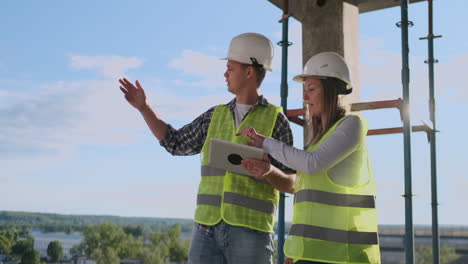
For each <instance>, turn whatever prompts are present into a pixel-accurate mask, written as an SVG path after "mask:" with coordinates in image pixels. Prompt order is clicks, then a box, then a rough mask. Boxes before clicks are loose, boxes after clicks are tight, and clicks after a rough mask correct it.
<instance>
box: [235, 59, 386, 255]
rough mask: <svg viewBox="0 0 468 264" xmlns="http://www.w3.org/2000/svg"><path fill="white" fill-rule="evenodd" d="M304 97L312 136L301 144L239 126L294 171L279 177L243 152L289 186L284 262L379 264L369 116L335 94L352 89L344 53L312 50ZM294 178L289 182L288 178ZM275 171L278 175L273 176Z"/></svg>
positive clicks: (258, 172)
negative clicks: (348, 109)
mask: <svg viewBox="0 0 468 264" xmlns="http://www.w3.org/2000/svg"><path fill="white" fill-rule="evenodd" d="M293 80H295V81H297V82H301V83H303V84H304V98H303V100H304V104H305V105H306V109H307V114H308V115H309V117H310V119H311V122H310V124H308V125H310V126H311V127H310V128H311V131H312V132H313V136H312V139H311V141H310V142H306V143H307V146H306V150H301V149H297V148H294V147H290V146H287V145H285V144H283V143H281V142H278V141H277V140H274V139H272V138H269V137H265V136H263V135H260V134H259V133H257V132H256V131H255V129H254V128H251V127H247V128H244V129H243V130H242V131H241V132H240V133H239V134H238V135H240V136H247V137H250V138H251V139H252V140H253V141H252V142H249V143H248V144H249V145H253V146H256V147H260V148H263V149H264V150H265V152H267V153H269V154H270V155H271V156H272V157H273V158H275V159H276V160H278V161H280V162H282V163H283V164H284V165H286V166H288V167H290V168H293V169H296V170H297V171H298V172H297V175H295V176H288V175H282V177H280V176H278V173H274V174H273V173H271V172H272V171H275V170H276V169H275V168H274V166H272V165H271V164H270V163H269V161H268V160H266V159H265V160H263V161H260V160H254V159H245V160H244V161H243V166H244V167H245V168H246V169H247V170H248V171H249V172H251V173H252V174H254V175H255V176H256V177H257V178H259V179H269V181H270V182H272V183H274V185H275V187H276V188H278V189H279V190H281V191H284V192H290V193H294V216H293V221H292V225H291V229H290V231H289V235H288V237H287V239H286V243H285V246H284V252H285V254H286V256H287V257H288V259H287V260H286V261H285V263H380V250H379V244H378V235H377V211H376V208H375V182H374V177H373V174H372V170H371V166H370V163H369V157H368V152H367V147H366V135H367V122H366V121H365V120H364V119H363V118H362V117H360V116H358V115H346V113H345V110H344V109H343V108H342V107H341V106H340V101H339V95H346V94H349V93H351V91H352V84H351V81H350V77H349V70H348V66H347V65H346V62H345V61H344V59H343V58H342V57H341V56H340V55H338V54H336V53H333V52H322V53H319V54H316V55H315V56H313V57H311V58H310V59H309V60H308V61H307V63H306V65H305V66H304V70H303V73H302V74H300V75H297V76H295V77H294V78H293ZM288 177H295V180H294V184H289V183H290V182H291V181H285V179H287V178H288ZM272 178H275V179H272Z"/></svg>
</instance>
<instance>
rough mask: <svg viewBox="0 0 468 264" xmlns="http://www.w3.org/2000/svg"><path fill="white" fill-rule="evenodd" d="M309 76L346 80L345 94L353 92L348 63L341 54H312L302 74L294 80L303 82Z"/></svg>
mask: <svg viewBox="0 0 468 264" xmlns="http://www.w3.org/2000/svg"><path fill="white" fill-rule="evenodd" d="M307 77H333V78H336V79H339V80H341V81H343V82H345V83H346V84H347V85H346V91H345V94H348V93H350V92H351V90H352V88H353V85H352V84H351V80H350V77H349V69H348V65H346V62H345V60H344V59H343V57H341V56H340V55H338V54H336V53H334V52H321V53H317V54H315V55H314V56H312V57H311V58H310V59H309V60H308V61H307V63H306V64H305V66H304V70H303V72H302V74H299V75H296V76H294V78H293V80H294V81H296V82H300V83H303V82H304V81H305V78H307Z"/></svg>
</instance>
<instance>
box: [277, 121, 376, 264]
mask: <svg viewBox="0 0 468 264" xmlns="http://www.w3.org/2000/svg"><path fill="white" fill-rule="evenodd" d="M345 118H346V117H343V118H342V119H340V120H339V121H338V122H337V123H336V124H335V125H334V126H333V127H332V128H330V130H329V131H328V132H327V133H326V134H325V135H324V136H323V137H322V138H321V139H320V140H319V141H318V142H317V143H316V144H314V145H312V146H310V147H309V148H308V149H307V151H313V150H315V149H316V148H317V147H318V146H320V145H321V144H322V143H323V142H324V141H325V140H326V139H327V138H328V137H329V136H330V135H331V134H332V133H333V131H335V129H336V127H337V126H338V125H339V124H340V123H341V122H342V121H343V120H344V119H345ZM359 118H360V121H361V125H362V127H363V129H362V132H361V141H360V142H361V143H360V145H359V146H358V147H357V148H358V149H357V150H356V151H357V153H358V154H359V155H360V156H359V159H358V162H356V163H355V164H353V165H352V166H350V168H349V169H348V170H347V172H348V173H349V175H353V176H356V177H358V178H359V184H358V185H357V186H354V187H348V186H343V185H340V184H337V183H335V182H333V181H332V179H331V178H330V177H329V176H328V171H323V172H320V173H317V174H314V175H310V174H306V173H300V172H298V173H297V178H296V183H295V194H294V216H293V221H292V225H291V229H290V231H289V235H288V237H287V239H286V243H285V246H284V252H285V255H286V256H288V257H290V258H293V259H295V260H311V261H318V262H331V263H380V249H379V241H378V235H377V210H376V208H375V182H374V177H373V173H372V170H371V166H370V162H369V157H368V152H367V147H366V143H365V142H366V140H365V138H366V134H367V122H366V121H365V120H364V119H363V118H362V117H359Z"/></svg>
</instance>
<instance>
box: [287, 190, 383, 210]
mask: <svg viewBox="0 0 468 264" xmlns="http://www.w3.org/2000/svg"><path fill="white" fill-rule="evenodd" d="M300 202H315V203H323V204H329V205H336V206H347V207H361V208H375V197H374V196H373V195H357V194H340V193H331V192H324V191H318V190H310V189H306V190H300V191H298V192H297V193H295V194H294V203H300Z"/></svg>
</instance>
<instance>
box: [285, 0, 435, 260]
mask: <svg viewBox="0 0 468 264" xmlns="http://www.w3.org/2000/svg"><path fill="white" fill-rule="evenodd" d="M408 1H409V0H401V3H400V7H401V21H400V22H398V23H396V25H397V26H398V27H399V28H401V45H402V50H401V52H402V89H403V98H398V99H395V100H386V101H375V102H361V103H354V104H351V111H364V110H377V109H386V108H396V109H398V110H399V112H400V117H401V121H402V123H403V126H402V127H391V128H381V129H370V130H369V131H368V135H369V136H371V135H387V134H394V133H403V143H404V144H403V152H404V180H405V185H404V186H405V187H404V189H405V191H404V194H403V195H402V196H403V197H404V198H405V245H404V246H405V258H406V263H408V264H412V263H414V224H413V201H412V197H413V194H412V175H411V132H426V134H427V138H428V141H429V143H430V162H431V206H432V252H433V254H432V256H433V263H434V264H438V263H440V255H439V251H440V249H439V244H440V243H439V223H438V209H437V206H438V201H437V169H436V132H437V130H436V125H435V124H436V119H435V96H434V63H437V60H435V59H434V45H433V40H434V39H435V38H439V37H441V36H436V35H434V34H433V30H432V29H433V16H432V13H433V6H432V0H427V1H428V25H429V30H428V35H427V36H426V37H423V38H420V39H427V40H428V56H429V58H428V60H426V61H425V63H427V64H428V66H429V113H430V121H431V123H432V124H431V125H429V124H422V125H417V126H412V125H411V119H410V109H409V106H410V98H409V74H410V69H409V45H408V29H409V27H411V26H412V25H413V22H411V21H409V20H408ZM288 6H289V5H288V0H284V1H283V8H282V9H283V15H282V17H281V20H280V21H279V22H280V23H282V30H283V34H282V37H283V39H282V41H280V42H278V45H280V46H282V69H281V106H282V107H283V109H284V111H285V113H286V115H287V116H288V118H289V120H290V121H291V122H293V123H296V124H298V125H300V126H304V125H305V119H303V118H300V116H305V110H304V109H292V110H288V109H287V96H288V86H287V56H288V53H287V52H288V49H287V48H288V46H290V45H291V43H290V42H289V41H288V19H289V12H288ZM284 198H285V195H284V193H281V196H280V205H279V215H278V259H277V261H278V264H282V263H283V259H284V255H283V245H284V234H285V232H284V225H285V224H284V204H285V203H284Z"/></svg>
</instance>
